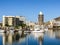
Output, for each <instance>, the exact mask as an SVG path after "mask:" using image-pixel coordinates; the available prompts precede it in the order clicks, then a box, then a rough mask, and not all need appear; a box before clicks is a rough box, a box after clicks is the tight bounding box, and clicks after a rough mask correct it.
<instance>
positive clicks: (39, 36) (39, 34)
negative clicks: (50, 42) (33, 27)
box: [33, 32, 44, 45]
mask: <svg viewBox="0 0 60 45" xmlns="http://www.w3.org/2000/svg"><path fill="white" fill-rule="evenodd" d="M33 35H34V38H37V39H38V41H39V43H40V45H42V43H43V38H44V33H40V32H38V33H37V32H36V33H33Z"/></svg>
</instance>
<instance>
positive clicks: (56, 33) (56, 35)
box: [55, 30, 60, 39]
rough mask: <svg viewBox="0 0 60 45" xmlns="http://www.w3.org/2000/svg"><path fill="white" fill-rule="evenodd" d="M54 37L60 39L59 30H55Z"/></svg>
mask: <svg viewBox="0 0 60 45" xmlns="http://www.w3.org/2000/svg"><path fill="white" fill-rule="evenodd" d="M55 37H56V38H57V39H60V30H58V31H57V30H55Z"/></svg>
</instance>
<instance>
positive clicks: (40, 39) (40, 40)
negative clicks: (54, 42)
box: [38, 36, 44, 45]
mask: <svg viewBox="0 0 60 45" xmlns="http://www.w3.org/2000/svg"><path fill="white" fill-rule="evenodd" d="M38 40H39V42H40V45H43V40H44V39H43V37H41V36H40V37H39V38H38Z"/></svg>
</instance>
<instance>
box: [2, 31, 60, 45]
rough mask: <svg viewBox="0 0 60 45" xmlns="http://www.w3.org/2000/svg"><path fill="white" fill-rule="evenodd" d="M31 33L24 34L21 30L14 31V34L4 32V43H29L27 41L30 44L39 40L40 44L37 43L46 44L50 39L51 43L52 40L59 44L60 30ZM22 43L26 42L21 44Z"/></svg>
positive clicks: (25, 44)
mask: <svg viewBox="0 0 60 45" xmlns="http://www.w3.org/2000/svg"><path fill="white" fill-rule="evenodd" d="M31 35H32V36H31ZM31 35H28V34H24V32H22V33H21V34H20V33H19V32H14V34H12V33H10V32H9V33H8V34H7V33H4V34H3V45H27V43H28V45H29V44H31V45H35V43H34V42H36V43H37V42H38V43H39V44H37V45H44V44H45V45H47V44H48V41H49V44H50V42H52V41H53V44H55V42H57V43H56V44H58V41H60V40H59V39H60V30H48V31H47V32H45V33H31ZM47 37H48V38H47ZM33 38H34V40H33ZM35 39H36V40H35ZM56 39H58V40H56ZM33 41H34V42H33ZM32 42H33V43H32ZM21 43H24V44H21ZM59 44H60V43H59Z"/></svg>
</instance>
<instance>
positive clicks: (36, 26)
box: [32, 25, 44, 33]
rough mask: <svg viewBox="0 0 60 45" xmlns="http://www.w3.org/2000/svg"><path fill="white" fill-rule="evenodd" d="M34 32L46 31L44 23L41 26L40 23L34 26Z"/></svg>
mask: <svg viewBox="0 0 60 45" xmlns="http://www.w3.org/2000/svg"><path fill="white" fill-rule="evenodd" d="M32 32H34V33H35V32H36V33H38V32H44V27H43V25H42V26H40V25H35V26H34V31H32Z"/></svg>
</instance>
